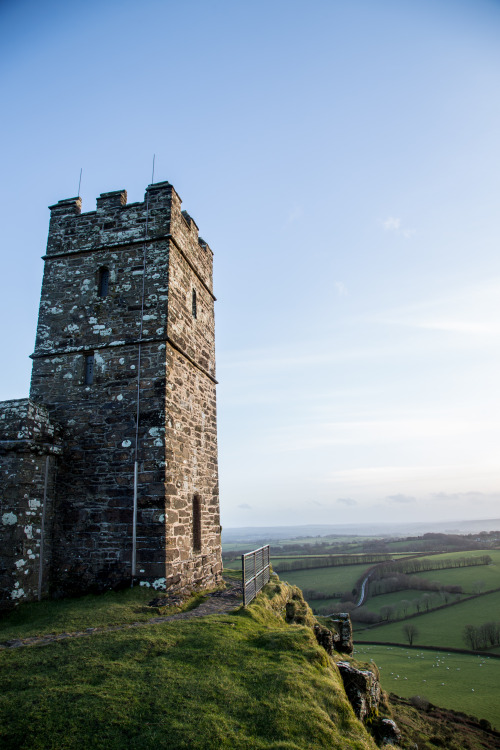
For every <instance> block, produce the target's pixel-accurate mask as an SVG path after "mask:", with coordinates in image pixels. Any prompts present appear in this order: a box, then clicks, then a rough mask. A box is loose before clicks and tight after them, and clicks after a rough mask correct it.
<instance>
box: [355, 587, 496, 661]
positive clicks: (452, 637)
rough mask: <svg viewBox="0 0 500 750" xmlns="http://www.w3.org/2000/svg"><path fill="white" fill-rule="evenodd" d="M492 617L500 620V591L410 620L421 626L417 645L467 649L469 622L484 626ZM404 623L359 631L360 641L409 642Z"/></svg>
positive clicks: (377, 626) (358, 637)
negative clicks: (466, 633)
mask: <svg viewBox="0 0 500 750" xmlns="http://www.w3.org/2000/svg"><path fill="white" fill-rule="evenodd" d="M491 620H500V591H496V592H495V593H493V594H485V595H484V596H478V597H476V598H474V599H468V600H466V601H462V602H459V603H458V604H455V605H453V606H452V607H446V608H445V609H440V610H437V611H436V612H428V613H426V614H422V615H418V616H417V617H412V618H411V620H408V621H406V622H410V623H411V624H412V625H415V626H416V627H417V628H418V631H419V633H418V636H417V637H416V638H415V645H419V646H437V647H438V648H448V647H449V648H466V645H465V643H464V641H463V639H462V631H463V629H464V626H465V625H467V624H468V623H470V624H472V625H481V624H482V623H484V622H488V621H491ZM403 624H404V622H394V623H389V624H387V625H376V626H375V627H371V628H367V629H365V630H359V631H358V632H357V634H356V640H357V641H358V642H360V641H363V640H367V641H390V642H392V643H405V638H404V635H403V631H402V628H403Z"/></svg>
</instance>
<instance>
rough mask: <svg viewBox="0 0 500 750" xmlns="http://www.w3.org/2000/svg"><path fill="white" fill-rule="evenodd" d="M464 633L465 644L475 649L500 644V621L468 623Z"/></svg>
mask: <svg viewBox="0 0 500 750" xmlns="http://www.w3.org/2000/svg"><path fill="white" fill-rule="evenodd" d="M462 635H463V639H464V641H465V644H466V645H467V646H468V647H469V648H471V649H472V650H473V651H480V650H481V649H484V648H492V647H493V646H500V622H493V621H490V622H484V623H483V624H482V625H466V626H465V628H464V630H463V634H462Z"/></svg>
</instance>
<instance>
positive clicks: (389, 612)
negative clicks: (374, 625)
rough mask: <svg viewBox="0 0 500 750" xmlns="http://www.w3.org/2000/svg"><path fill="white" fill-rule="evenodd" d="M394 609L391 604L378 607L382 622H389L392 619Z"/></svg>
mask: <svg viewBox="0 0 500 750" xmlns="http://www.w3.org/2000/svg"><path fill="white" fill-rule="evenodd" d="M395 611H396V607H394V606H393V605H392V604H386V605H385V607H380V615H381V617H382V618H383V619H384V620H389V619H391V618H392V617H394V613H395Z"/></svg>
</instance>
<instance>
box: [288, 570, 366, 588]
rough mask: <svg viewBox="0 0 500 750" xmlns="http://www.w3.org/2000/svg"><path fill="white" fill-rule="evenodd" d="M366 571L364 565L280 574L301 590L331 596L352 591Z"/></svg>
mask: <svg viewBox="0 0 500 750" xmlns="http://www.w3.org/2000/svg"><path fill="white" fill-rule="evenodd" d="M366 567H368V566H366ZM364 570H365V567H364V566H363V565H342V566H339V567H337V568H311V569H309V570H290V571H287V572H286V573H285V572H284V573H280V578H281V579H282V580H284V581H288V583H293V584H294V585H295V586H298V587H299V588H301V589H314V590H315V591H321V592H324V593H325V594H330V593H333V592H335V593H340V592H343V591H351V589H352V588H353V587H354V585H355V583H356V581H357V580H358V578H359V577H360V576H361V575H362V574H363V571H364Z"/></svg>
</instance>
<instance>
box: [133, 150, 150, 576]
mask: <svg viewBox="0 0 500 750" xmlns="http://www.w3.org/2000/svg"><path fill="white" fill-rule="evenodd" d="M153 180H154V157H153V176H152V181H153ZM148 228H149V192H147V191H146V225H145V227H144V242H143V250H142V294H141V318H140V328H139V351H138V353H137V398H136V401H137V409H136V416H135V451H134V507H133V516H132V576H131V581H130V587H131V588H132V586H133V585H134V578H135V576H136V566H137V485H138V475H139V414H140V403H141V341H142V331H143V327H144V298H145V294H146V242H147V239H148Z"/></svg>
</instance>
